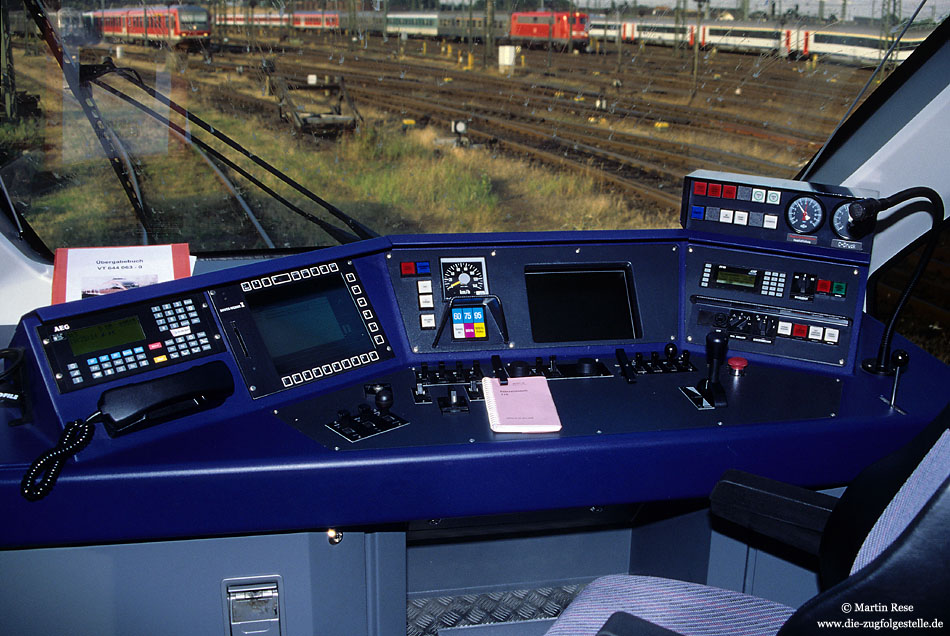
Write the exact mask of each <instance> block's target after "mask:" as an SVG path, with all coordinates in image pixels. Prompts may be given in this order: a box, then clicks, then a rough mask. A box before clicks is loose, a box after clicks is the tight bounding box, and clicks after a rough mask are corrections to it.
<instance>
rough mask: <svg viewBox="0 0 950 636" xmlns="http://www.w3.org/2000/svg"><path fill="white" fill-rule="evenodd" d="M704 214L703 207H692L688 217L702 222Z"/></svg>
mask: <svg viewBox="0 0 950 636" xmlns="http://www.w3.org/2000/svg"><path fill="white" fill-rule="evenodd" d="M704 213H705V210H704V209H703V206H701V205H694V206H693V208H692V210H691V211H690V216H691V217H693V218H694V219H700V220H702V218H703V215H704Z"/></svg>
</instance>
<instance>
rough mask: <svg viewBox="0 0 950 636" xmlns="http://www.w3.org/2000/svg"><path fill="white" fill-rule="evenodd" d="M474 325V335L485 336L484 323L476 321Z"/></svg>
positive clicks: (477, 336)
mask: <svg viewBox="0 0 950 636" xmlns="http://www.w3.org/2000/svg"><path fill="white" fill-rule="evenodd" d="M474 326H475V337H476V338H484V337H485V323H483V322H476V323H475V325H474Z"/></svg>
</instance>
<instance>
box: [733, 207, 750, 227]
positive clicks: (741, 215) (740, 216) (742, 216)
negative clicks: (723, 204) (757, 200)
mask: <svg viewBox="0 0 950 636" xmlns="http://www.w3.org/2000/svg"><path fill="white" fill-rule="evenodd" d="M732 222H733V223H735V224H736V225H748V224H749V213H748V212H746V211H745V210H736V213H735V216H734V217H733V219H732Z"/></svg>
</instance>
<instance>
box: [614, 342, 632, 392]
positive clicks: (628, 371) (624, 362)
mask: <svg viewBox="0 0 950 636" xmlns="http://www.w3.org/2000/svg"><path fill="white" fill-rule="evenodd" d="M614 354H615V355H616V356H617V364H619V365H620V373H621V375H623V379H624V380H626V381H627V384H636V383H637V372H636V371H635V370H634V369H633V367H631V366H630V358H628V357H627V352H626V351H624V350H623V349H617V350H616V351H615V352H614Z"/></svg>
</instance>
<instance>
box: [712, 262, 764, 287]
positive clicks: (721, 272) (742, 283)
mask: <svg viewBox="0 0 950 636" xmlns="http://www.w3.org/2000/svg"><path fill="white" fill-rule="evenodd" d="M755 279H756V271H755V270H748V269H739V268H737V267H720V268H719V269H717V270H716V284H717V285H725V286H727V287H739V288H742V289H755Z"/></svg>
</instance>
